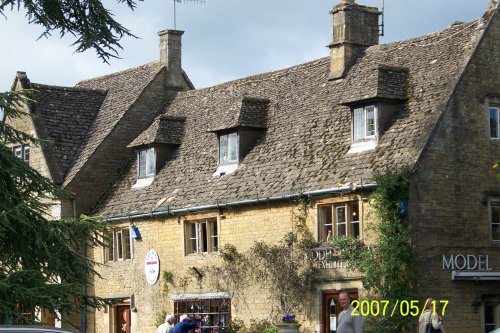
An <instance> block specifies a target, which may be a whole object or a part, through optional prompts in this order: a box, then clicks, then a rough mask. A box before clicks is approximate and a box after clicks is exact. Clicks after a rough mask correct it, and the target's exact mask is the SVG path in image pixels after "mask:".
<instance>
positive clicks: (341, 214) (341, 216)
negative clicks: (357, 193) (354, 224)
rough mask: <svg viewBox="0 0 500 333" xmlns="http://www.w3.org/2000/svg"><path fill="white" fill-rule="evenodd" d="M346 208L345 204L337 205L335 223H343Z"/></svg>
mask: <svg viewBox="0 0 500 333" xmlns="http://www.w3.org/2000/svg"><path fill="white" fill-rule="evenodd" d="M345 213H346V209H345V206H342V207H337V223H345V222H346V216H345Z"/></svg>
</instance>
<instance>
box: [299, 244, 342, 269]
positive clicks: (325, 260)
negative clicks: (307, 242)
mask: <svg viewBox="0 0 500 333" xmlns="http://www.w3.org/2000/svg"><path fill="white" fill-rule="evenodd" d="M307 259H309V260H315V261H317V262H318V268H319V269H342V268H345V267H346V265H345V264H344V263H343V262H342V261H341V260H340V259H339V257H338V255H337V254H336V253H335V250H334V249H333V248H331V247H318V248H315V249H311V252H310V253H309V254H308V255H307Z"/></svg>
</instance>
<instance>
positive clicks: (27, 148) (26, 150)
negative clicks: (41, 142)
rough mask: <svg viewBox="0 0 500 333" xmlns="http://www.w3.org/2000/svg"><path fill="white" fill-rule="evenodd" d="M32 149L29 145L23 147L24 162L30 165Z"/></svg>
mask: <svg viewBox="0 0 500 333" xmlns="http://www.w3.org/2000/svg"><path fill="white" fill-rule="evenodd" d="M30 157H31V148H30V146H29V145H23V161H24V162H26V163H27V164H28V165H29V164H30Z"/></svg>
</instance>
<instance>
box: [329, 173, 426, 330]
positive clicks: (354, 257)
mask: <svg viewBox="0 0 500 333" xmlns="http://www.w3.org/2000/svg"><path fill="white" fill-rule="evenodd" d="M409 179H410V174H409V171H407V170H402V171H388V172H386V173H385V174H379V175H377V176H376V177H375V181H376V183H377V189H376V190H375V192H374V193H373V195H372V197H371V199H372V200H371V201H370V202H371V204H372V207H373V208H374V210H375V214H376V216H377V219H378V224H376V225H375V226H374V228H373V231H374V232H375V233H376V236H377V240H376V243H375V244H374V245H373V246H372V247H370V248H368V247H366V246H364V244H363V243H362V242H361V241H358V240H355V239H349V238H347V237H339V238H335V239H334V240H333V244H334V246H336V247H337V248H338V249H339V251H340V259H341V260H343V261H345V262H347V264H348V267H349V269H351V270H355V271H358V272H361V273H363V274H364V277H363V286H364V288H365V289H366V290H367V291H368V293H369V296H370V297H371V298H375V299H383V300H388V301H390V302H391V303H390V304H395V303H396V300H399V301H400V302H401V300H411V299H412V298H413V297H412V296H413V295H412V292H411V291H412V282H413V280H414V271H413V269H412V265H413V264H414V262H415V256H416V251H415V248H414V247H413V245H412V244H411V235H410V226H409V223H408V217H407V216H402V214H401V209H402V200H404V199H408V196H409ZM366 323H367V325H366V326H367V327H366V331H367V332H401V331H404V330H406V329H408V327H409V325H410V318H408V317H404V316H399V315H396V316H385V317H377V318H369V320H367V322H366Z"/></svg>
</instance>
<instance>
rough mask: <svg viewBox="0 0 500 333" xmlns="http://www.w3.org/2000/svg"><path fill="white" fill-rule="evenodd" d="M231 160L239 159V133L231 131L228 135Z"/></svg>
mask: <svg viewBox="0 0 500 333" xmlns="http://www.w3.org/2000/svg"><path fill="white" fill-rule="evenodd" d="M228 150H229V162H237V161H238V134H237V133H236V132H235V133H231V134H229V137H228Z"/></svg>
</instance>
